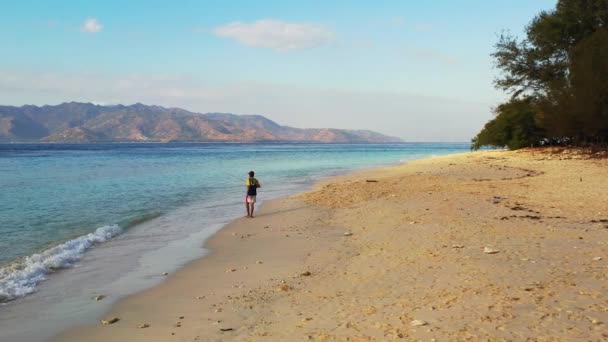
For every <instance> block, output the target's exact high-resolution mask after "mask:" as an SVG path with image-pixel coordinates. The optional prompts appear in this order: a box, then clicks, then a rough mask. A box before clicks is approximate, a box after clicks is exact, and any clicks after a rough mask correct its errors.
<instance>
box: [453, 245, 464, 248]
mask: <svg viewBox="0 0 608 342" xmlns="http://www.w3.org/2000/svg"><path fill="white" fill-rule="evenodd" d="M452 248H464V245H458V244H457V245H452Z"/></svg>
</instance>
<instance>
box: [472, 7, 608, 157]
mask: <svg viewBox="0 0 608 342" xmlns="http://www.w3.org/2000/svg"><path fill="white" fill-rule="evenodd" d="M607 25H608V0H559V1H558V3H557V5H556V8H555V10H553V11H544V12H541V13H540V14H538V15H537V16H536V17H535V18H534V19H533V20H532V21H531V23H530V24H529V25H528V26H527V27H526V31H525V32H526V37H525V39H523V40H518V39H516V38H514V37H513V36H510V35H506V34H503V35H501V36H500V38H499V40H498V43H497V44H496V51H495V52H494V53H493V54H492V56H493V57H494V59H495V63H496V66H497V67H498V68H499V69H500V70H501V71H502V74H501V76H500V77H499V78H497V79H496V81H495V85H496V87H497V88H498V89H502V90H504V91H506V92H508V93H510V94H511V95H512V99H511V101H510V102H508V103H506V104H505V105H509V108H511V109H509V111H510V110H516V109H517V108H519V109H520V110H523V111H524V112H522V113H520V115H514V114H513V113H511V114H510V115H504V117H505V118H510V120H515V121H513V122H511V123H510V124H508V125H507V124H501V125H500V127H502V129H507V130H510V132H513V130H514V127H515V126H514V125H520V124H521V125H524V126H521V127H519V128H518V129H520V130H522V131H526V130H527V127H528V128H529V127H530V126H527V125H528V121H526V120H523V121H522V118H524V117H528V115H530V114H531V113H532V114H533V119H534V120H533V121H534V123H535V125H536V128H538V129H539V131H538V132H543V134H545V138H546V140H547V141H554V142H568V143H572V142H574V143H577V144H584V143H587V142H592V143H598V142H599V143H603V142H605V141H607V140H608V32H607V28H608V27H607ZM532 99H533V100H532ZM520 100H523V101H531V102H530V103H533V106H532V107H534V109H533V111H532V112H531V111H530V110H529V108H526V107H525V106H521V104H520V105H516V104H517V103H518V102H517V101H520ZM501 106H502V105H501ZM497 113H498V114H497V117H496V118H495V119H493V120H492V121H495V120H497V119H498V117H500V116H501V113H502V111H501V110H500V106H499V111H498V112H497ZM501 120H502V119H501ZM492 121H491V122H490V123H492ZM490 123H488V124H490ZM497 125H498V123H497V122H494V123H492V124H490V126H489V127H484V130H486V129H487V128H488V129H489V128H491V129H492V130H494V131H495V130H496V129H499V128H498V126H497ZM482 132H483V130H482ZM482 132H480V134H481V133H482ZM496 133H497V132H496ZM505 134H506V135H508V134H509V133H504V134H502V135H505ZM535 134H536V133H535ZM534 136H535V135H534ZM523 137H528V135H527V134H524V135H523ZM478 138H483V135H482V136H479V135H478V137H476V139H477V140H476V141H477V143H475V141H474V144H473V146H477V144H479V143H480V142H481V141H484V139H478ZM524 140H526V139H524ZM490 141H497V140H496V139H495V140H490ZM504 146H508V144H505V145H504Z"/></svg>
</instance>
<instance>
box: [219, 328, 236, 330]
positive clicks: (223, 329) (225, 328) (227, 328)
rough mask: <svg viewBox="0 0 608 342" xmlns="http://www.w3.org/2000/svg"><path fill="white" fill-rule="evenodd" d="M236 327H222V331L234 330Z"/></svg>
mask: <svg viewBox="0 0 608 342" xmlns="http://www.w3.org/2000/svg"><path fill="white" fill-rule="evenodd" d="M233 330H234V329H232V328H220V331H233Z"/></svg>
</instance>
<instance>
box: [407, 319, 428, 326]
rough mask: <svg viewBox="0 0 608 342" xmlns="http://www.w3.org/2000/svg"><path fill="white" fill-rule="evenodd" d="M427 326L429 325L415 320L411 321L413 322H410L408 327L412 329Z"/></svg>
mask: <svg viewBox="0 0 608 342" xmlns="http://www.w3.org/2000/svg"><path fill="white" fill-rule="evenodd" d="M427 324H429V323H428V322H426V321H423V320H419V319H415V320H413V321H411V322H410V325H411V326H413V327H421V326H424V325H427Z"/></svg>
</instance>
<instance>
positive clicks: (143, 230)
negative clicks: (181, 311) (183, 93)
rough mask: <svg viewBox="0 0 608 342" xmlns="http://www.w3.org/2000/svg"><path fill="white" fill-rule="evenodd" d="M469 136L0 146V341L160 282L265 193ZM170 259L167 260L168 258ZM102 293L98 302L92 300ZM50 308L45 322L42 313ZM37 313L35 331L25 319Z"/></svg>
mask: <svg viewBox="0 0 608 342" xmlns="http://www.w3.org/2000/svg"><path fill="white" fill-rule="evenodd" d="M468 149H469V144H468V143H398V144H278V143H268V144H218V143H213V144H212V143H207V144H205V143H193V144H0V189H1V193H0V234H1V236H2V239H0V340H2V341H10V340H24V338H27V339H28V340H38V339H40V340H44V339H46V338H48V337H49V336H51V335H52V334H54V333H57V331H59V330H60V329H63V328H65V327H66V326H68V322H69V324H74V323H82V322H86V321H87V320H90V319H92V318H94V317H95V316H96V315H99V314H100V312H102V311H103V310H105V309H107V306H108V305H110V304H111V303H112V302H113V301H114V300H116V299H118V298H120V297H121V296H125V295H127V294H129V293H132V292H134V291H136V290H138V289H141V288H144V287H146V286H151V285H154V284H156V283H158V282H160V281H162V279H163V277H161V276H159V274H161V273H162V272H165V271H171V270H174V269H176V268H177V267H179V266H180V265H183V264H184V263H186V262H188V261H189V260H192V259H193V258H196V257H200V256H202V255H204V253H205V252H206V251H205V250H203V249H202V248H200V246H201V244H202V243H203V241H204V240H205V239H206V238H208V237H209V236H210V235H211V234H213V233H214V232H216V231H217V230H218V229H220V228H221V227H222V225H223V224H225V223H226V222H228V221H229V220H231V219H234V218H236V217H238V216H240V215H243V210H244V208H243V205H242V202H243V197H244V191H245V189H244V182H245V179H246V177H247V174H246V173H247V172H248V171H249V170H255V171H256V178H258V179H259V180H260V182H261V183H262V186H263V187H262V189H260V196H259V197H261V198H262V199H269V198H275V197H279V196H282V195H286V194H289V193H293V192H296V191H300V190H303V189H305V188H307V187H309V186H310V185H311V184H312V183H313V182H314V181H315V180H316V179H319V178H321V177H326V176H331V175H335V174H339V173H344V172H347V171H351V170H356V169H361V168H369V167H374V166H381V165H388V164H395V163H399V162H404V161H407V160H411V159H418V158H422V157H426V156H431V155H442V154H449V153H458V152H466V151H468ZM168 256H169V257H168ZM99 293H111V294H112V298H110V300H107V301H103V302H104V303H103V304H100V305H96V306H95V308H94V309H93V308H91V305H85V304H84V303H86V302H90V297H91V296H94V295H95V294H99ZM49 314H51V315H52V316H53V317H55V318H54V319H50V320H49V319H45V320H43V321H44V322H45V323H44V324H42V323H40V318H41V317H43V316H44V315H49ZM32 320H36V322H38V323H37V326H38V327H40V328H39V329H37V331H35V332H32V330H31V325H28V322H30V321H32Z"/></svg>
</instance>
